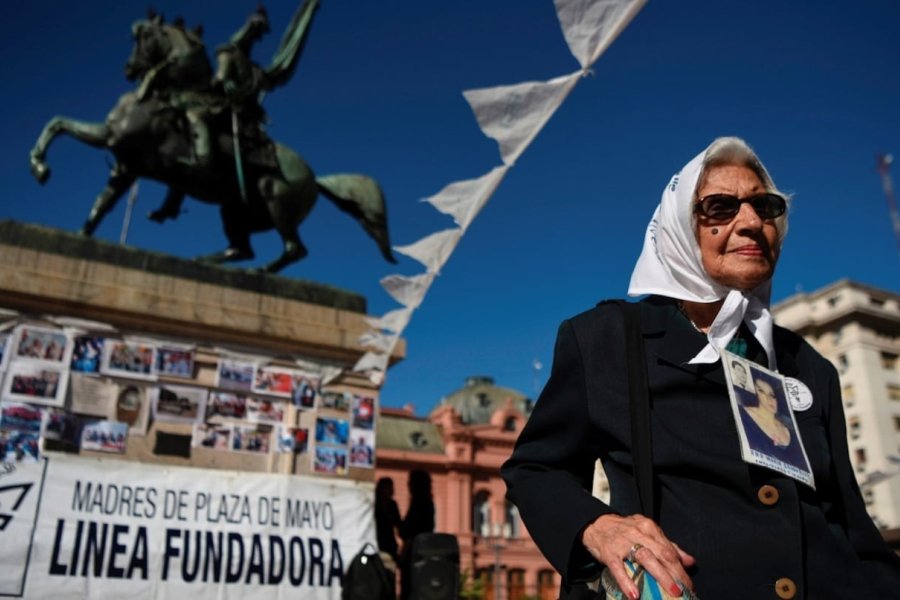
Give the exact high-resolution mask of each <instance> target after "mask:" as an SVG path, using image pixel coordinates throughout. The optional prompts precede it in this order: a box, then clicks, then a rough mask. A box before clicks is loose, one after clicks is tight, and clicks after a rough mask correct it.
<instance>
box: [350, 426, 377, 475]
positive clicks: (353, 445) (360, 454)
mask: <svg viewBox="0 0 900 600" xmlns="http://www.w3.org/2000/svg"><path fill="white" fill-rule="evenodd" d="M350 466H351V467H362V468H364V469H372V468H374V467H375V432H374V431H372V430H371V429H357V428H356V427H354V428H352V429H351V430H350Z"/></svg>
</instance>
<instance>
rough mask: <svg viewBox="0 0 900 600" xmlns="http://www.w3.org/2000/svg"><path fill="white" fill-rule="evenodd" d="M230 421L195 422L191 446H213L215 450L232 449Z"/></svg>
mask: <svg viewBox="0 0 900 600" xmlns="http://www.w3.org/2000/svg"><path fill="white" fill-rule="evenodd" d="M232 431H233V426H232V425H231V424H230V423H194V430H193V432H192V435H191V446H193V447H195V448H212V449H213V450H231V434H232Z"/></svg>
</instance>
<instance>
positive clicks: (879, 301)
mask: <svg viewBox="0 0 900 600" xmlns="http://www.w3.org/2000/svg"><path fill="white" fill-rule="evenodd" d="M869 303H870V304H871V305H872V306H875V307H877V308H883V307H884V298H869Z"/></svg>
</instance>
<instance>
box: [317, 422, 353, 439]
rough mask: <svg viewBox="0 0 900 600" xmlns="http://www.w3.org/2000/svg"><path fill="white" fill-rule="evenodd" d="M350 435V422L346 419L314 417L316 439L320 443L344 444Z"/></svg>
mask: <svg viewBox="0 0 900 600" xmlns="http://www.w3.org/2000/svg"><path fill="white" fill-rule="evenodd" d="M349 436H350V424H349V423H348V422H347V420H346V419H330V418H328V417H317V418H316V441H317V442H319V443H320V444H341V445H345V444H346V443H347V440H348V439H349Z"/></svg>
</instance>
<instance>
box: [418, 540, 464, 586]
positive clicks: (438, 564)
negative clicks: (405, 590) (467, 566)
mask: <svg viewBox="0 0 900 600" xmlns="http://www.w3.org/2000/svg"><path fill="white" fill-rule="evenodd" d="M458 597H459V543H458V542H457V541H456V536H453V535H450V534H449V533H420V534H419V535H417V536H416V538H415V539H414V540H413V546H412V578H411V585H410V596H409V598H410V600H457V598H458Z"/></svg>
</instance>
